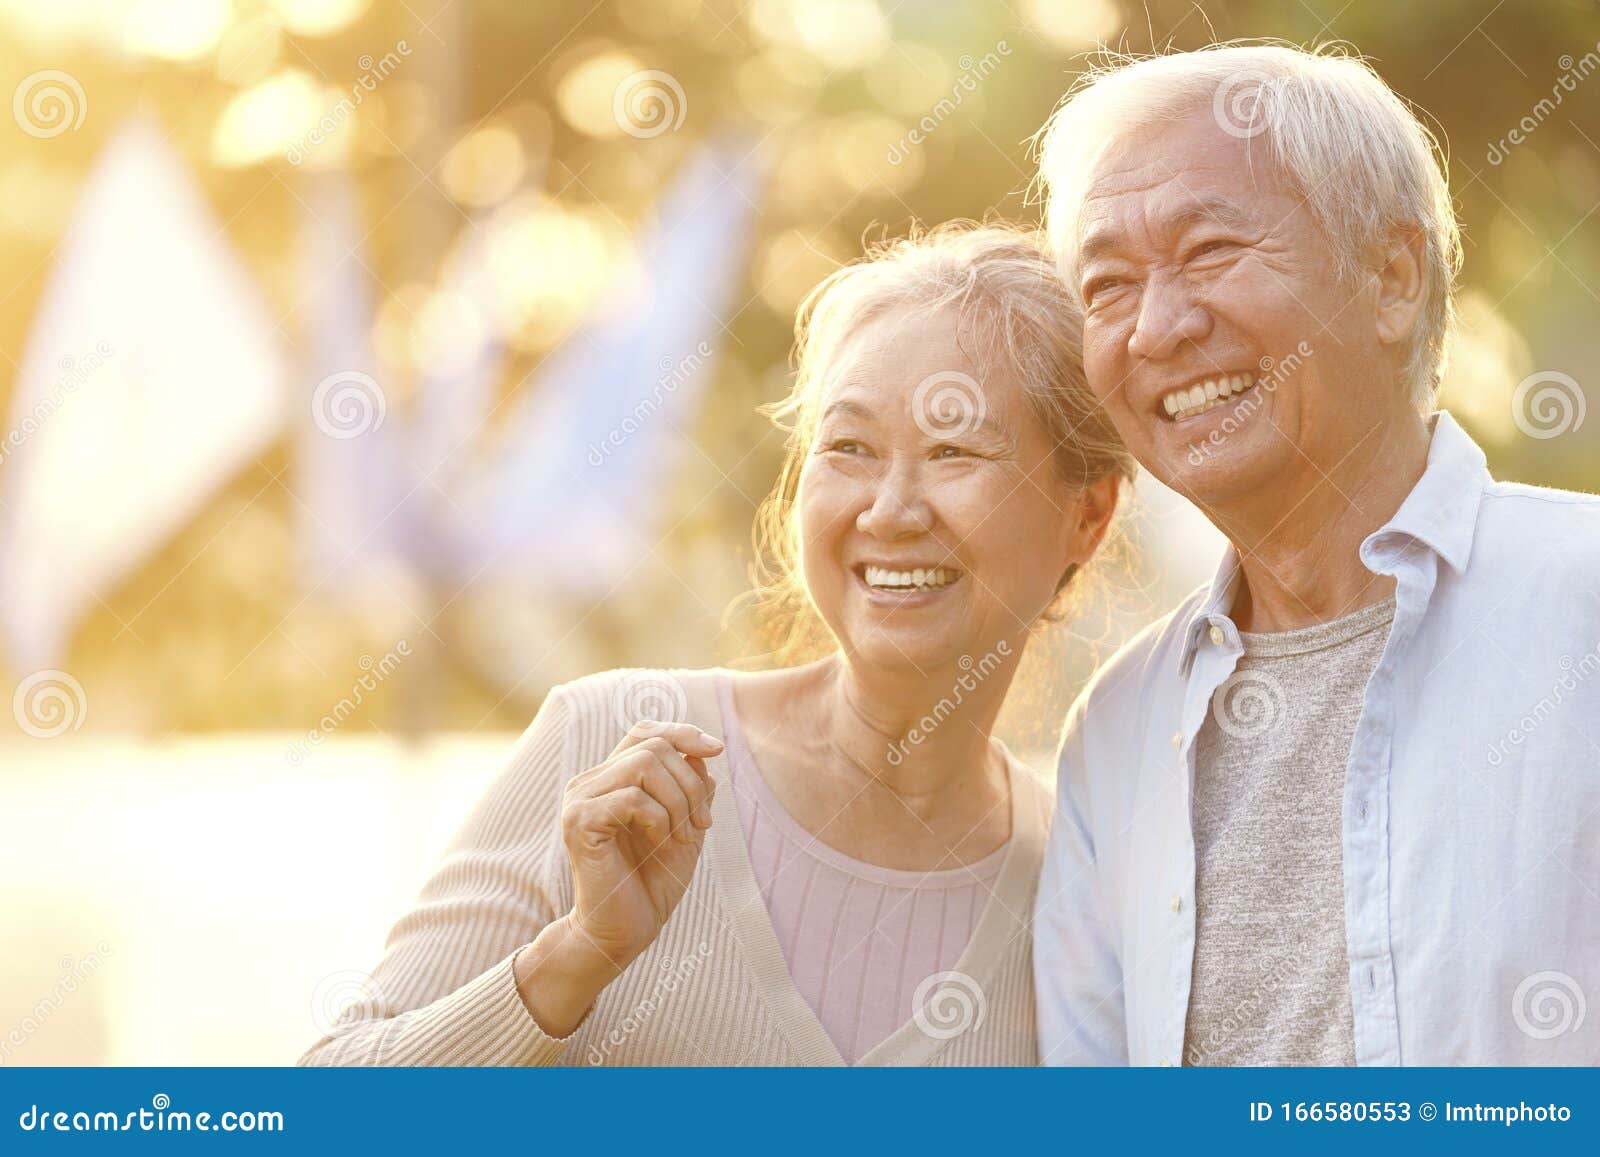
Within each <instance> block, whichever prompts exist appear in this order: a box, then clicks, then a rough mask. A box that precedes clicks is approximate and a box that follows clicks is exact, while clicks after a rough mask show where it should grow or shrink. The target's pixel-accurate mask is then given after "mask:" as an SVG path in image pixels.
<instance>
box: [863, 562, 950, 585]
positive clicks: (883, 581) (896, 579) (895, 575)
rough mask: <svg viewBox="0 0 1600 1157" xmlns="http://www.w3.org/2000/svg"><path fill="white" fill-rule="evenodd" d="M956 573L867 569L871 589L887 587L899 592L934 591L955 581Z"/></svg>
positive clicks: (938, 570) (943, 570)
mask: <svg viewBox="0 0 1600 1157" xmlns="http://www.w3.org/2000/svg"><path fill="white" fill-rule="evenodd" d="M955 578H956V572H955V571H953V570H945V569H944V568H943V567H935V568H934V569H933V570H885V569H884V568H883V567H881V566H869V567H867V585H868V586H869V587H887V588H890V589H897V590H915V589H918V588H927V589H932V588H934V587H942V586H944V585H946V584H947V583H952V582H954V581H955Z"/></svg>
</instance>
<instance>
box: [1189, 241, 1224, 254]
mask: <svg viewBox="0 0 1600 1157" xmlns="http://www.w3.org/2000/svg"><path fill="white" fill-rule="evenodd" d="M1232 244H1233V242H1231V241H1202V242H1201V243H1200V244H1199V245H1196V246H1195V247H1194V251H1193V252H1192V253H1190V254H1189V256H1190V257H1191V258H1193V257H1206V256H1209V255H1210V254H1212V253H1217V252H1220V251H1221V250H1223V249H1227V248H1228V247H1230V246H1231V245H1232Z"/></svg>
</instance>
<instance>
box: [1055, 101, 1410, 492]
mask: <svg viewBox="0 0 1600 1157" xmlns="http://www.w3.org/2000/svg"><path fill="white" fill-rule="evenodd" d="M1252 146H1253V147H1252ZM1078 237H1079V239H1080V248H1079V250H1078V259H1077V262H1076V264H1077V269H1076V273H1077V286H1078V289H1079V291H1080V293H1081V294H1082V297H1083V301H1084V307H1085V322H1084V362H1085V367H1086V370H1087V372H1088V377H1089V385H1090V387H1091V389H1093V391H1094V393H1095V395H1096V396H1097V397H1099V398H1100V399H1101V401H1102V402H1103V404H1104V405H1105V406H1106V409H1107V413H1108V414H1109V415H1110V417H1111V419H1112V421H1113V422H1114V423H1115V425H1116V427H1117V429H1118V431H1119V432H1120V433H1121V434H1122V437H1123V440H1124V441H1125V442H1126V443H1127V445H1128V447H1129V449H1130V450H1132V451H1133V453H1134V455H1135V456H1136V457H1137V458H1138V459H1139V461H1140V462H1141V463H1143V464H1144V466H1145V467H1146V468H1147V469H1149V470H1150V472H1151V473H1152V474H1154V475H1155V476H1156V477H1157V478H1159V479H1160V480H1161V481H1163V482H1165V483H1166V484H1167V485H1169V486H1171V487H1173V488H1174V489H1176V490H1178V491H1179V492H1181V493H1183V494H1186V495H1187V496H1189V497H1190V498H1192V499H1194V500H1195V501H1196V502H1198V503H1199V504H1200V505H1201V506H1202V508H1204V509H1207V510H1208V511H1209V510H1212V509H1221V510H1227V509H1230V508H1235V509H1236V508H1239V507H1240V506H1241V505H1242V506H1248V507H1252V508H1259V507H1260V506H1261V505H1262V504H1263V502H1265V503H1266V504H1267V505H1268V506H1269V507H1270V505H1271V502H1272V501H1273V500H1274V499H1275V498H1278V497H1281V498H1282V499H1283V500H1284V501H1285V503H1286V504H1288V503H1293V502H1295V501H1297V500H1298V498H1299V497H1300V496H1301V495H1303V494H1304V493H1305V492H1306V487H1307V486H1311V485H1315V484H1316V482H1317V480H1318V479H1320V478H1325V477H1327V475H1328V474H1330V473H1332V472H1333V471H1334V469H1335V468H1336V467H1337V466H1338V464H1339V463H1341V462H1342V461H1343V460H1344V459H1345V458H1346V457H1347V456H1348V455H1349V454H1351V452H1352V451H1353V450H1354V449H1355V448H1356V447H1357V446H1359V444H1360V443H1361V442H1362V440H1363V439H1364V438H1366V437H1368V436H1369V435H1371V434H1372V433H1373V432H1374V431H1375V430H1376V429H1378V428H1379V427H1380V426H1381V424H1382V423H1384V422H1386V421H1389V420H1391V419H1392V416H1393V415H1394V414H1396V413H1397V412H1403V411H1404V409H1405V406H1406V402H1405V398H1404V395H1405V390H1404V388H1403V387H1402V386H1401V385H1400V384H1399V383H1398V382H1396V381H1395V374H1394V370H1393V367H1392V365H1391V363H1390V361H1389V360H1388V359H1387V358H1386V357H1385V356H1384V353H1383V347H1382V346H1381V345H1380V343H1379V340H1378V337H1377V329H1376V322H1375V316H1376V314H1375V311H1376V291H1375V289H1374V288H1373V284H1372V280H1371V278H1367V279H1365V281H1364V284H1363V286H1362V287H1360V288H1357V289H1350V288H1347V287H1345V286H1343V285H1342V284H1340V282H1339V280H1338V279H1337V277H1336V275H1335V271H1334V263H1333V255H1332V253H1331V251H1330V247H1329V244H1328V241H1327V238H1326V236H1325V235H1324V233H1323V230H1322V228H1321V227H1320V225H1319V223H1318V222H1317V220H1316V218H1315V217H1314V216H1313V215H1312V213H1311V210H1310V208H1309V207H1308V206H1307V205H1306V204H1305V202H1304V199H1303V198H1302V197H1301V196H1300V194H1299V193H1298V192H1297V191H1296V190H1295V189H1294V188H1293V186H1292V185H1291V184H1290V183H1289V182H1288V181H1286V180H1284V179H1283V178H1282V177H1280V176H1279V175H1278V174H1277V173H1276V172H1275V167H1274V166H1273V165H1272V163H1271V161H1270V160H1269V159H1268V157H1267V155H1266V150H1265V148H1263V147H1262V146H1261V145H1260V143H1259V142H1252V141H1250V140H1246V139H1241V138H1239V137H1238V136H1235V135H1230V134H1229V133H1227V132H1224V131H1223V130H1222V129H1221V128H1220V127H1219V126H1218V125H1217V123H1216V121H1215V119H1214V118H1213V116H1212V115H1211V112H1210V109H1209V107H1207V108H1206V109H1205V110H1203V111H1200V112H1197V113H1195V114H1194V115H1192V116H1189V117H1187V118H1185V119H1181V120H1178V121H1175V122H1171V123H1166V124H1162V125H1158V126H1155V127H1153V128H1150V129H1148V130H1145V131H1143V132H1140V133H1137V134H1134V135H1131V136H1130V137H1129V138H1127V139H1126V140H1124V141H1123V142H1121V143H1120V144H1119V145H1118V146H1117V147H1115V148H1113V149H1112V150H1111V151H1110V152H1108V153H1107V155H1106V156H1105V158H1104V159H1103V160H1102V161H1101V162H1100V164H1099V165H1098V166H1097V167H1096V169H1095V171H1094V175H1093V178H1092V180H1091V182H1090V184H1089V190H1088V195H1087V197H1086V198H1085V202H1084V206H1083V212H1082V217H1081V221H1080V225H1079V231H1078ZM1069 272H1070V271H1069Z"/></svg>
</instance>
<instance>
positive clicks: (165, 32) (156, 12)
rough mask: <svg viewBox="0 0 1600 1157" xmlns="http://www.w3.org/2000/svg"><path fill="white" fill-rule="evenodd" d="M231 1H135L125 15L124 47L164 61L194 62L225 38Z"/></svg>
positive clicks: (123, 14)
mask: <svg viewBox="0 0 1600 1157" xmlns="http://www.w3.org/2000/svg"><path fill="white" fill-rule="evenodd" d="M230 7H231V6H230V4H229V3H228V0H135V2H132V3H129V4H128V5H127V7H126V8H125V9H124V10H123V12H122V30H123V44H124V46H125V47H126V48H127V49H128V50H129V51H130V52H137V53H142V54H144V55H146V56H154V57H159V58H160V59H163V60H195V59H198V58H199V57H201V56H204V55H205V54H206V53H208V52H210V51H211V50H212V49H213V48H215V47H216V46H217V42H218V41H219V40H221V39H222V34H223V32H224V31H225V30H226V29H227V27H228V17H229V15H230V11H229V9H230Z"/></svg>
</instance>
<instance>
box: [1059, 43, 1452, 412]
mask: <svg viewBox="0 0 1600 1157" xmlns="http://www.w3.org/2000/svg"><path fill="white" fill-rule="evenodd" d="M1196 108H1209V109H1211V111H1212V113H1213V115H1215V117H1216V119H1217V124H1218V125H1219V126H1220V127H1221V128H1222V129H1223V131H1224V132H1228V133H1230V134H1232V135H1234V136H1238V137H1241V138H1253V137H1260V139H1261V143H1262V144H1263V145H1264V146H1265V149H1266V151H1267V155H1268V156H1269V157H1270V158H1271V159H1272V160H1273V162H1274V163H1275V164H1276V165H1277V166H1278V171H1279V172H1280V174H1281V175H1283V176H1284V177H1285V178H1286V179H1287V180H1289V181H1290V182H1291V183H1293V184H1294V185H1295V186H1296V188H1297V189H1298V190H1299V191H1300V192H1301V193H1302V194H1303V195H1304V196H1305V198H1306V204H1307V206H1308V207H1309V208H1310V209H1311V211H1312V213H1313V215H1314V216H1315V217H1316V218H1317V221H1318V223H1319V224H1320V225H1321V227H1322V229H1323V231H1324V233H1325V234H1326V235H1327V239H1328V243H1329V245H1330V247H1331V248H1332V251H1333V254H1334V260H1335V272H1336V274H1337V276H1338V277H1339V278H1340V280H1341V282H1342V283H1344V284H1347V285H1350V286H1352V287H1353V286H1355V285H1357V284H1359V283H1360V280H1361V278H1362V276H1363V274H1364V273H1365V272H1367V271H1370V270H1371V269H1373V268H1375V267H1376V264H1377V263H1381V262H1382V261H1383V260H1385V259H1386V258H1387V257H1388V256H1389V255H1388V253H1386V252H1384V246H1385V245H1386V244H1390V243H1391V238H1392V236H1393V233H1394V231H1395V230H1400V229H1407V228H1415V229H1418V230H1420V232H1421V234H1422V237H1423V240H1424V246H1425V251H1424V254H1423V271H1422V272H1423V277H1424V281H1425V284H1424V293H1425V299H1424V306H1423V314H1422V318H1421V321H1420V323H1419V324H1418V326H1417V327H1416V329H1415V330H1414V331H1413V333H1412V334H1411V337H1410V339H1409V343H1408V346H1407V348H1406V350H1405V351H1404V352H1405V364H1404V368H1403V373H1404V376H1405V380H1406V382H1407V383H1408V385H1409V386H1410V388H1411V390H1412V397H1413V400H1414V401H1415V402H1416V404H1417V406H1418V408H1419V409H1422V410H1424V412H1426V410H1428V409H1431V408H1432V403H1433V398H1434V394H1435V392H1436V390H1437V389H1438V384H1439V380H1440V377H1441V376H1442V374H1443V372H1444V367H1445V355H1446V348H1447V345H1448V342H1449V335H1450V328H1451V325H1452V322H1453V319H1454V306H1453V297H1454V289H1455V279H1456V274H1457V272H1458V271H1459V270H1460V268H1461V234H1460V227H1459V225H1458V224H1457V222H1456V215H1455V209H1454V207H1453V206H1452V204H1451V201H1450V190H1449V185H1448V183H1447V181H1446V176H1445V166H1446V159H1445V154H1444V151H1443V149H1442V148H1441V147H1440V145H1439V142H1438V141H1437V140H1436V139H1435V137H1434V135H1433V134H1432V133H1431V132H1430V131H1429V130H1428V128H1427V126H1426V125H1424V124H1423V123H1422V121H1421V119H1419V117H1418V116H1417V114H1416V113H1415V112H1413V111H1412V109H1411V108H1410V107H1409V106H1408V105H1407V104H1406V103H1405V102H1404V101H1403V100H1401V99H1400V97H1399V96H1397V95H1396V94H1395V92H1394V90H1393V89H1391V88H1390V87H1389V86H1388V85H1387V84H1385V83H1384V82H1383V80H1382V79H1380V78H1379V76H1378V74H1377V73H1376V72H1375V71H1374V70H1373V69H1372V67H1371V65H1369V64H1368V63H1367V62H1366V61H1364V60H1362V59H1361V58H1360V57H1359V56H1357V55H1355V54H1353V53H1350V52H1347V51H1346V50H1344V49H1343V48H1342V47H1341V46H1338V45H1325V46H1322V47H1319V48H1316V49H1314V50H1311V51H1307V50H1305V49H1301V48H1297V47H1294V46H1292V45H1289V44H1284V43H1277V42H1261V41H1250V42H1238V41H1235V42H1231V43H1227V44H1215V45H1211V46H1209V47H1207V48H1202V49H1199V50H1197V51H1194V52H1174V53H1167V54H1163V55H1156V56H1145V57H1134V56H1127V55H1122V54H1113V53H1107V54H1104V55H1103V58H1101V59H1097V60H1096V61H1095V62H1094V63H1093V64H1092V65H1091V66H1090V67H1089V68H1088V69H1087V70H1086V71H1085V73H1084V74H1083V75H1082V76H1081V77H1080V78H1079V79H1078V81H1077V83H1076V84H1075V85H1074V86H1073V88H1072V90H1071V91H1070V92H1068V94H1067V96H1066V97H1065V98H1064V99H1063V100H1062V102H1061V104H1060V105H1059V106H1058V107H1057V108H1056V110H1055V112H1054V113H1052V114H1051V116H1050V119H1049V121H1047V122H1046V124H1045V126H1044V128H1042V129H1040V130H1039V134H1038V136H1037V137H1036V138H1035V143H1036V146H1037V150H1038V156H1039V177H1038V187H1039V189H1040V190H1042V191H1043V193H1044V195H1045V199H1046V212H1047V220H1048V232H1049V237H1050V243H1051V246H1052V247H1053V248H1054V249H1055V251H1056V254H1057V258H1058V260H1059V261H1060V262H1061V263H1062V268H1063V270H1064V271H1065V272H1066V273H1067V275H1068V277H1069V280H1072V281H1073V283H1074V284H1076V278H1075V276H1074V275H1075V272H1076V260H1077V257H1076V247H1077V243H1078V234H1079V215H1080V212H1081V209H1082V205H1083V200H1084V197H1085V196H1086V194H1087V191H1088V184H1089V181H1090V180H1091V179H1092V176H1093V173H1094V169H1095V167H1096V165H1097V164H1098V163H1099V161H1100V159H1101V157H1102V156H1103V155H1104V154H1105V152H1106V150H1107V149H1108V148H1109V146H1110V145H1111V144H1112V143H1113V142H1114V141H1116V140H1117V139H1119V138H1122V137H1125V136H1126V135H1127V134H1128V133H1129V132H1130V131H1135V130H1138V129H1140V128H1145V127H1150V126H1154V125H1158V124H1160V123H1163V122H1166V121H1170V120H1173V119H1176V118H1177V117H1181V116H1183V115H1185V114H1187V113H1190V112H1192V111H1193V110H1195V109H1196Z"/></svg>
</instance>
